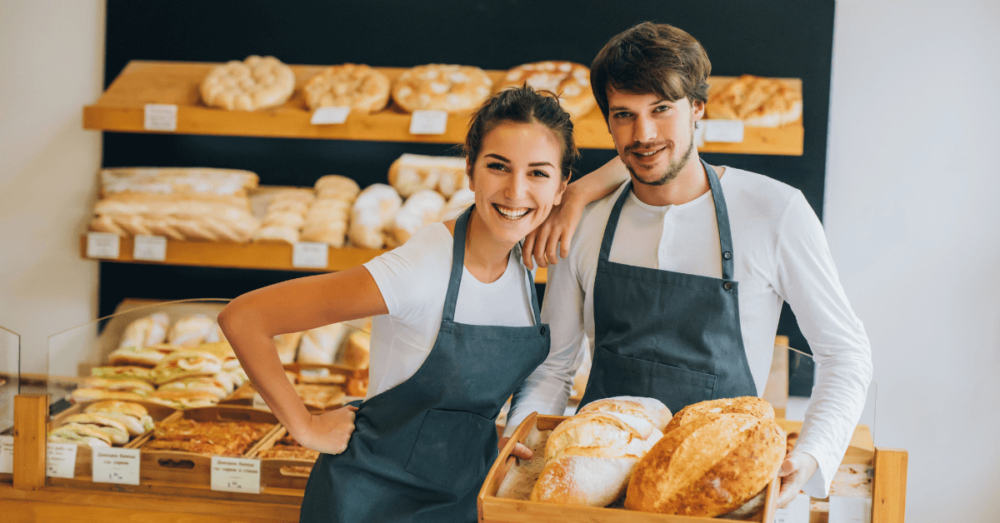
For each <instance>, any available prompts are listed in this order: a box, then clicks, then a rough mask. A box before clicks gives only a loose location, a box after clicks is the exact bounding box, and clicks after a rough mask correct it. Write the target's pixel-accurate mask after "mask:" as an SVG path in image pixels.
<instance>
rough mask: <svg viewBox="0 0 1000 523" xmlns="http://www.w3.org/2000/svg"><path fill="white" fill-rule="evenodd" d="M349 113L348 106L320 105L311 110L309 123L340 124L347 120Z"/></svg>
mask: <svg viewBox="0 0 1000 523" xmlns="http://www.w3.org/2000/svg"><path fill="white" fill-rule="evenodd" d="M349 114H351V108H350V107H320V108H319V109H316V110H315V111H313V114H312V119H311V120H309V123H311V124H313V125H331V124H341V123H344V122H346V121H347V115H349Z"/></svg>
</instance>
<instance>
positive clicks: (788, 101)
mask: <svg viewBox="0 0 1000 523" xmlns="http://www.w3.org/2000/svg"><path fill="white" fill-rule="evenodd" d="M705 115H706V117H708V118H712V119H720V120H743V123H744V124H745V125H747V126H748V127H781V126H783V125H787V124H789V123H792V122H795V121H796V120H798V119H799V118H800V117H801V116H802V93H801V92H799V91H798V90H797V89H794V88H792V87H790V86H788V85H787V84H785V83H784V82H782V81H780V80H776V79H771V78H761V77H759V76H753V75H743V76H740V77H739V78H737V79H736V80H734V81H732V82H730V83H729V84H728V85H726V86H725V87H723V88H721V89H719V90H715V89H712V92H711V94H710V95H709V97H708V103H706V104H705Z"/></svg>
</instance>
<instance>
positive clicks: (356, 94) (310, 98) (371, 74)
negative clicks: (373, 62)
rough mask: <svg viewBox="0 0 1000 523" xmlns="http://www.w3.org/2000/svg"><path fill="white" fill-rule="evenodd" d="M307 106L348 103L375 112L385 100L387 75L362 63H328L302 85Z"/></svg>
mask: <svg viewBox="0 0 1000 523" xmlns="http://www.w3.org/2000/svg"><path fill="white" fill-rule="evenodd" d="M302 94H303V95H304V96H305V99H306V104H307V105H308V106H309V108H310V109H318V108H320V107H350V108H351V110H352V111H357V112H360V113H377V112H379V111H381V110H382V109H385V106H386V105H388V104H389V79H388V78H387V77H386V76H385V75H384V74H382V73H380V72H378V71H376V70H375V69H372V68H371V67H369V66H367V65H364V64H341V65H335V66H332V67H328V68H326V69H324V70H323V71H321V72H320V73H319V74H317V75H316V76H314V77H312V78H311V79H310V80H309V81H308V82H306V85H305V87H303V88H302Z"/></svg>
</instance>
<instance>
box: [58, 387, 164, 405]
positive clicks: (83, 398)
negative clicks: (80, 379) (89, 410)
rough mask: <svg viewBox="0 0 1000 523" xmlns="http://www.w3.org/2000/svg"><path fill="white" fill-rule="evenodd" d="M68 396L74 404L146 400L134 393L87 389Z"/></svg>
mask: <svg viewBox="0 0 1000 523" xmlns="http://www.w3.org/2000/svg"><path fill="white" fill-rule="evenodd" d="M69 396H70V399H72V400H73V402H74V403H86V402H88V401H98V400H121V401H142V400H144V399H146V396H145V395H142V394H137V393H135V392H122V391H114V390H104V389H88V388H80V389H76V390H74V391H73V392H71V393H70V395H69Z"/></svg>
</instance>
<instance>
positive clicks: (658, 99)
mask: <svg viewBox="0 0 1000 523" xmlns="http://www.w3.org/2000/svg"><path fill="white" fill-rule="evenodd" d="M710 70H711V64H710V62H709V60H708V56H707V55H706V54H705V51H704V49H703V48H702V47H701V45H700V44H699V43H698V41H697V40H695V39H694V38H693V37H691V35H689V34H688V33H686V32H684V31H682V30H680V29H678V28H675V27H672V26H669V25H665V24H653V23H650V22H646V23H643V24H639V25H637V26H635V27H633V28H631V29H629V30H627V31H625V32H623V33H621V34H619V35H617V36H615V37H614V38H612V39H611V41H609V42H608V44H607V45H605V47H604V48H603V49H602V50H601V51H600V53H599V54H598V56H597V58H596V59H595V60H594V63H593V66H592V68H591V84H592V86H593V89H594V96H595V97H596V98H597V102H598V105H599V106H600V108H601V111H602V112H603V113H604V117H605V120H606V121H607V124H608V129H609V131H610V132H611V135H612V137H613V138H614V142H615V148H616V149H617V151H618V157H617V158H616V159H615V160H613V161H612V162H610V163H609V164H608V165H606V166H604V167H602V168H601V169H599V170H598V171H596V172H595V173H593V174H591V175H590V176H587V177H585V178H584V179H582V180H581V181H580V182H578V183H575V184H572V185H570V190H567V192H566V195H565V196H564V205H563V208H562V209H561V210H560V214H559V216H556V215H555V213H553V217H552V218H550V221H549V222H548V223H547V224H546V226H543V227H542V228H541V229H540V230H539V231H538V233H537V234H536V236H535V238H533V239H532V240H533V241H531V240H529V241H528V242H526V244H525V248H524V252H525V253H526V258H528V259H526V261H527V262H529V263H530V257H531V255H532V253H534V255H535V258H536V259H537V260H538V261H539V265H543V266H544V265H546V264H547V263H553V264H554V263H555V262H556V261H557V258H556V256H555V253H556V246H557V244H560V243H561V245H562V247H561V254H562V256H563V257H564V258H566V260H565V261H563V262H562V263H560V264H558V265H553V266H552V267H551V268H550V270H549V280H548V287H547V289H546V293H545V304H544V307H543V310H542V320H543V321H544V322H546V323H549V324H550V326H551V330H552V348H551V351H550V354H549V357H548V358H547V359H546V361H545V363H544V364H543V365H542V366H541V367H539V368H538V369H537V370H536V371H535V372H534V373H533V374H532V375H531V376H529V378H528V379H527V380H526V381H525V383H524V385H523V386H522V387H521V389H520V390H519V391H518V392H517V393H516V394H515V397H514V405H513V407H512V409H511V413H510V416H509V418H508V425H507V431H506V435H509V434H510V432H512V431H513V429H514V428H515V427H516V426H517V425H518V424H519V423H520V422H521V421H522V420H523V419H524V417H525V416H526V415H528V414H529V413H531V412H533V411H538V412H541V413H543V414H561V412H562V410H563V409H564V408H565V405H566V400H567V398H568V395H569V390H570V386H571V384H572V376H573V374H574V373H575V371H576V367H578V366H579V361H577V360H578V358H577V357H576V356H577V353H578V349H579V347H580V345H581V342H582V339H583V335H584V334H585V333H586V334H587V338H588V340H589V341H590V345H589V350H590V352H591V356H592V361H593V366H592V369H591V372H590V377H589V382H588V386H587V390H586V393H585V394H584V398H583V402H582V403H583V404H586V403H589V402H591V401H594V400H597V399H600V398H604V397H609V396H621V395H631V396H649V397H655V398H658V399H660V400H661V401H663V402H664V403H665V404H666V405H667V406H668V407H670V410H671V411H672V412H675V413H676V412H677V411H678V410H680V409H681V408H683V407H684V406H686V405H689V404H692V403H696V402H699V401H703V400H708V399H714V398H724V397H737V396H748V395H754V396H756V395H760V394H761V393H762V392H763V390H764V385H765V383H766V381H767V375H768V370H769V368H770V364H771V356H772V354H773V352H772V349H773V343H774V336H775V331H776V329H777V324H778V317H779V314H780V312H781V307H782V303H783V301H787V302H788V303H789V304H790V305H791V307H792V309H793V310H794V311H795V314H796V318H797V319H798V322H799V326H800V327H801V329H802V332H803V334H804V335H805V336H806V338H807V340H808V341H809V344H810V347H811V348H812V349H813V353H814V357H815V361H816V364H817V371H816V382H815V386H814V389H813V395H812V402H811V403H810V406H809V408H808V410H807V412H806V417H805V423H804V425H803V429H802V433H801V437H800V438H799V440H798V443H797V444H796V447H795V450H794V451H793V452H791V453H790V454H789V455H788V456H787V457H786V458H785V461H784V462H783V463H782V466H781V471H780V474H781V475H782V488H781V494H780V497H779V504H780V505H782V506H784V505H787V504H788V503H789V502H791V500H793V499H794V498H795V496H796V495H797V494H798V492H799V490H800V489H804V490H805V491H806V493H807V494H809V495H811V496H813V497H817V498H824V497H827V495H828V493H829V486H830V482H831V480H832V478H833V475H834V473H835V472H836V470H837V467H838V466H839V464H840V461H841V458H842V457H843V455H844V452H845V451H846V449H847V445H848V443H849V441H850V437H851V434H852V432H853V429H854V426H855V424H856V423H857V421H858V418H859V417H860V415H861V410H862V409H863V407H864V403H865V399H866V395H867V388H868V384H869V383H870V381H871V374H872V368H871V349H870V347H869V343H868V339H867V335H866V334H865V331H864V328H863V326H862V324H861V322H860V321H859V320H858V319H857V317H856V316H855V315H854V313H853V312H852V310H851V308H850V305H849V303H848V301H847V298H846V296H845V295H844V291H843V289H842V287H841V285H840V282H839V280H838V278H837V272H836V268H835V267H834V264H833V260H832V258H831V256H830V252H829V249H828V247H827V243H826V237H825V235H824V233H823V229H822V225H821V224H820V222H819V219H818V218H817V217H816V214H815V213H814V212H813V210H812V208H811V207H810V206H809V204H808V203H807V202H806V200H805V198H804V197H803V196H802V193H801V192H800V191H798V190H796V189H794V188H792V187H789V186H787V185H785V184H782V183H780V182H777V181H775V180H773V179H770V178H767V177H765V176H762V175H759V174H754V173H750V172H747V171H742V170H739V169H735V168H733V167H712V166H710V165H708V164H706V163H704V162H703V161H702V160H701V159H700V157H699V155H698V151H697V150H696V149H695V148H694V129H695V122H696V121H697V120H699V119H700V118H702V116H703V115H704V110H705V102H706V101H707V98H708V84H707V83H706V79H707V78H708V75H709V72H710ZM622 181H625V182H626V183H624V184H622V183H621V182H622ZM609 193H610V194H609ZM594 200H596V201H594ZM592 201H593V203H590V204H589V205H586V204H587V203H588V202H592ZM584 205H586V208H585V209H584ZM581 215H582V216H581ZM577 222H578V223H579V228H578V230H576V232H575V234H574V229H577V228H576V224H577ZM569 238H572V241H571V242H570V241H569ZM519 451H520V452H521V453H522V455H523V454H526V453H528V451H527V449H519ZM817 472H818V473H817Z"/></svg>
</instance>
